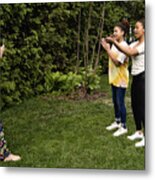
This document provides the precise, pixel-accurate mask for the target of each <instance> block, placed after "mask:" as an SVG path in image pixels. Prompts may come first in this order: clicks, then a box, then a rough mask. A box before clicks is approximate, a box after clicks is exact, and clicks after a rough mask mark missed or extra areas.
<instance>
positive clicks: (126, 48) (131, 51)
mask: <svg viewBox="0 0 155 180" xmlns="http://www.w3.org/2000/svg"><path fill="white" fill-rule="evenodd" d="M106 41H107V42H112V43H113V44H114V45H115V46H116V47H117V48H118V49H119V50H120V51H122V52H123V53H124V54H126V55H127V56H136V55H137V54H138V50H137V49H136V48H134V47H133V48H131V47H130V46H122V45H121V44H120V43H119V42H117V41H116V40H115V39H114V38H112V37H107V38H106Z"/></svg>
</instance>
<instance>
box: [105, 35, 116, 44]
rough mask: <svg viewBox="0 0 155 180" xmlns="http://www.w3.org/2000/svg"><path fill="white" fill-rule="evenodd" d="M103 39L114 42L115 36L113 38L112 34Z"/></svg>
mask: <svg viewBox="0 0 155 180" xmlns="http://www.w3.org/2000/svg"><path fill="white" fill-rule="evenodd" d="M105 40H106V41H107V42H108V43H114V41H115V38H114V36H113V35H111V36H108V37H106V38H105Z"/></svg>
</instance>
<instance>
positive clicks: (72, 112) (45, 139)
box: [0, 76, 145, 170]
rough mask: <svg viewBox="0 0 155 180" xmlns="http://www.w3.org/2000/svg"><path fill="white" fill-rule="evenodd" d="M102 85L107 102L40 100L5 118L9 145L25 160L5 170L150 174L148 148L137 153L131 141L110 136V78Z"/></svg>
mask: <svg viewBox="0 0 155 180" xmlns="http://www.w3.org/2000/svg"><path fill="white" fill-rule="evenodd" d="M101 83H102V91H103V92H105V93H106V96H105V97H102V98H100V99H97V100H95V101H87V100H79V101H73V100H60V99H59V100H58V99H57V98H54V97H51V96H50V95H49V96H38V97H35V98H31V99H27V100H26V101H25V102H23V103H22V104H21V105H17V106H14V107H11V108H9V109H7V110H5V111H3V112H1V117H2V119H3V122H4V127H5V136H6V139H7V141H8V145H9V147H10V149H11V150H12V151H13V153H17V154H20V155H21V157H22V160H21V161H19V162H7V163H4V162H0V166H9V167H11V166H14V167H38V168H41V167H42V168H46V167H48V168H50V167H51V168H93V169H96V168H99V169H126V170H131V169H135V170H143V169H145V161H144V160H145V156H144V155H145V151H144V148H139V149H137V148H135V147H134V142H131V141H129V140H127V137H126V136H127V135H123V136H121V137H118V138H116V137H113V136H112V132H108V131H106V130H105V128H106V126H107V125H109V124H110V123H111V122H112V121H113V120H114V115H113V106H112V103H111V89H110V86H109V85H108V83H107V76H104V77H103V78H102V81H101ZM128 91H129V90H128ZM129 95H130V93H129V92H127V97H126V103H127V112H128V113H127V126H128V130H129V134H131V133H133V132H134V131H135V126H134V122H133V116H132V113H131V108H130V97H129Z"/></svg>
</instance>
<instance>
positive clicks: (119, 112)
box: [101, 20, 129, 136]
mask: <svg viewBox="0 0 155 180" xmlns="http://www.w3.org/2000/svg"><path fill="white" fill-rule="evenodd" d="M128 29H129V23H128V21H127V20H123V21H122V22H120V23H118V24H117V25H116V26H115V27H114V33H113V36H114V37H115V39H116V40H117V42H118V43H120V44H121V45H122V46H127V43H126V41H125V40H124V37H125V35H126V33H127V32H128ZM101 44H102V46H103V48H104V49H105V50H106V52H107V54H108V55H109V83H110V84H111V87H112V99H113V104H114V111H115V121H114V123H112V124H111V125H110V126H108V127H107V128H106V129H107V130H113V129H117V128H118V130H117V131H116V132H115V133H114V134H113V135H114V136H120V135H123V134H125V133H127V127H126V107H125V102H124V99H125V93H126V88H127V87H128V82H129V72H128V57H127V56H126V55H125V54H124V53H122V52H121V51H119V50H118V49H117V48H116V46H115V45H112V47H111V48H110V44H108V42H107V41H106V39H102V41H101Z"/></svg>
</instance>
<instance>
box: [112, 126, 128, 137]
mask: <svg viewBox="0 0 155 180" xmlns="http://www.w3.org/2000/svg"><path fill="white" fill-rule="evenodd" d="M127 132H128V130H127V128H123V127H120V128H119V129H118V130H117V131H116V132H114V134H113V136H115V137H118V136H121V135H123V134H126V133H127Z"/></svg>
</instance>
